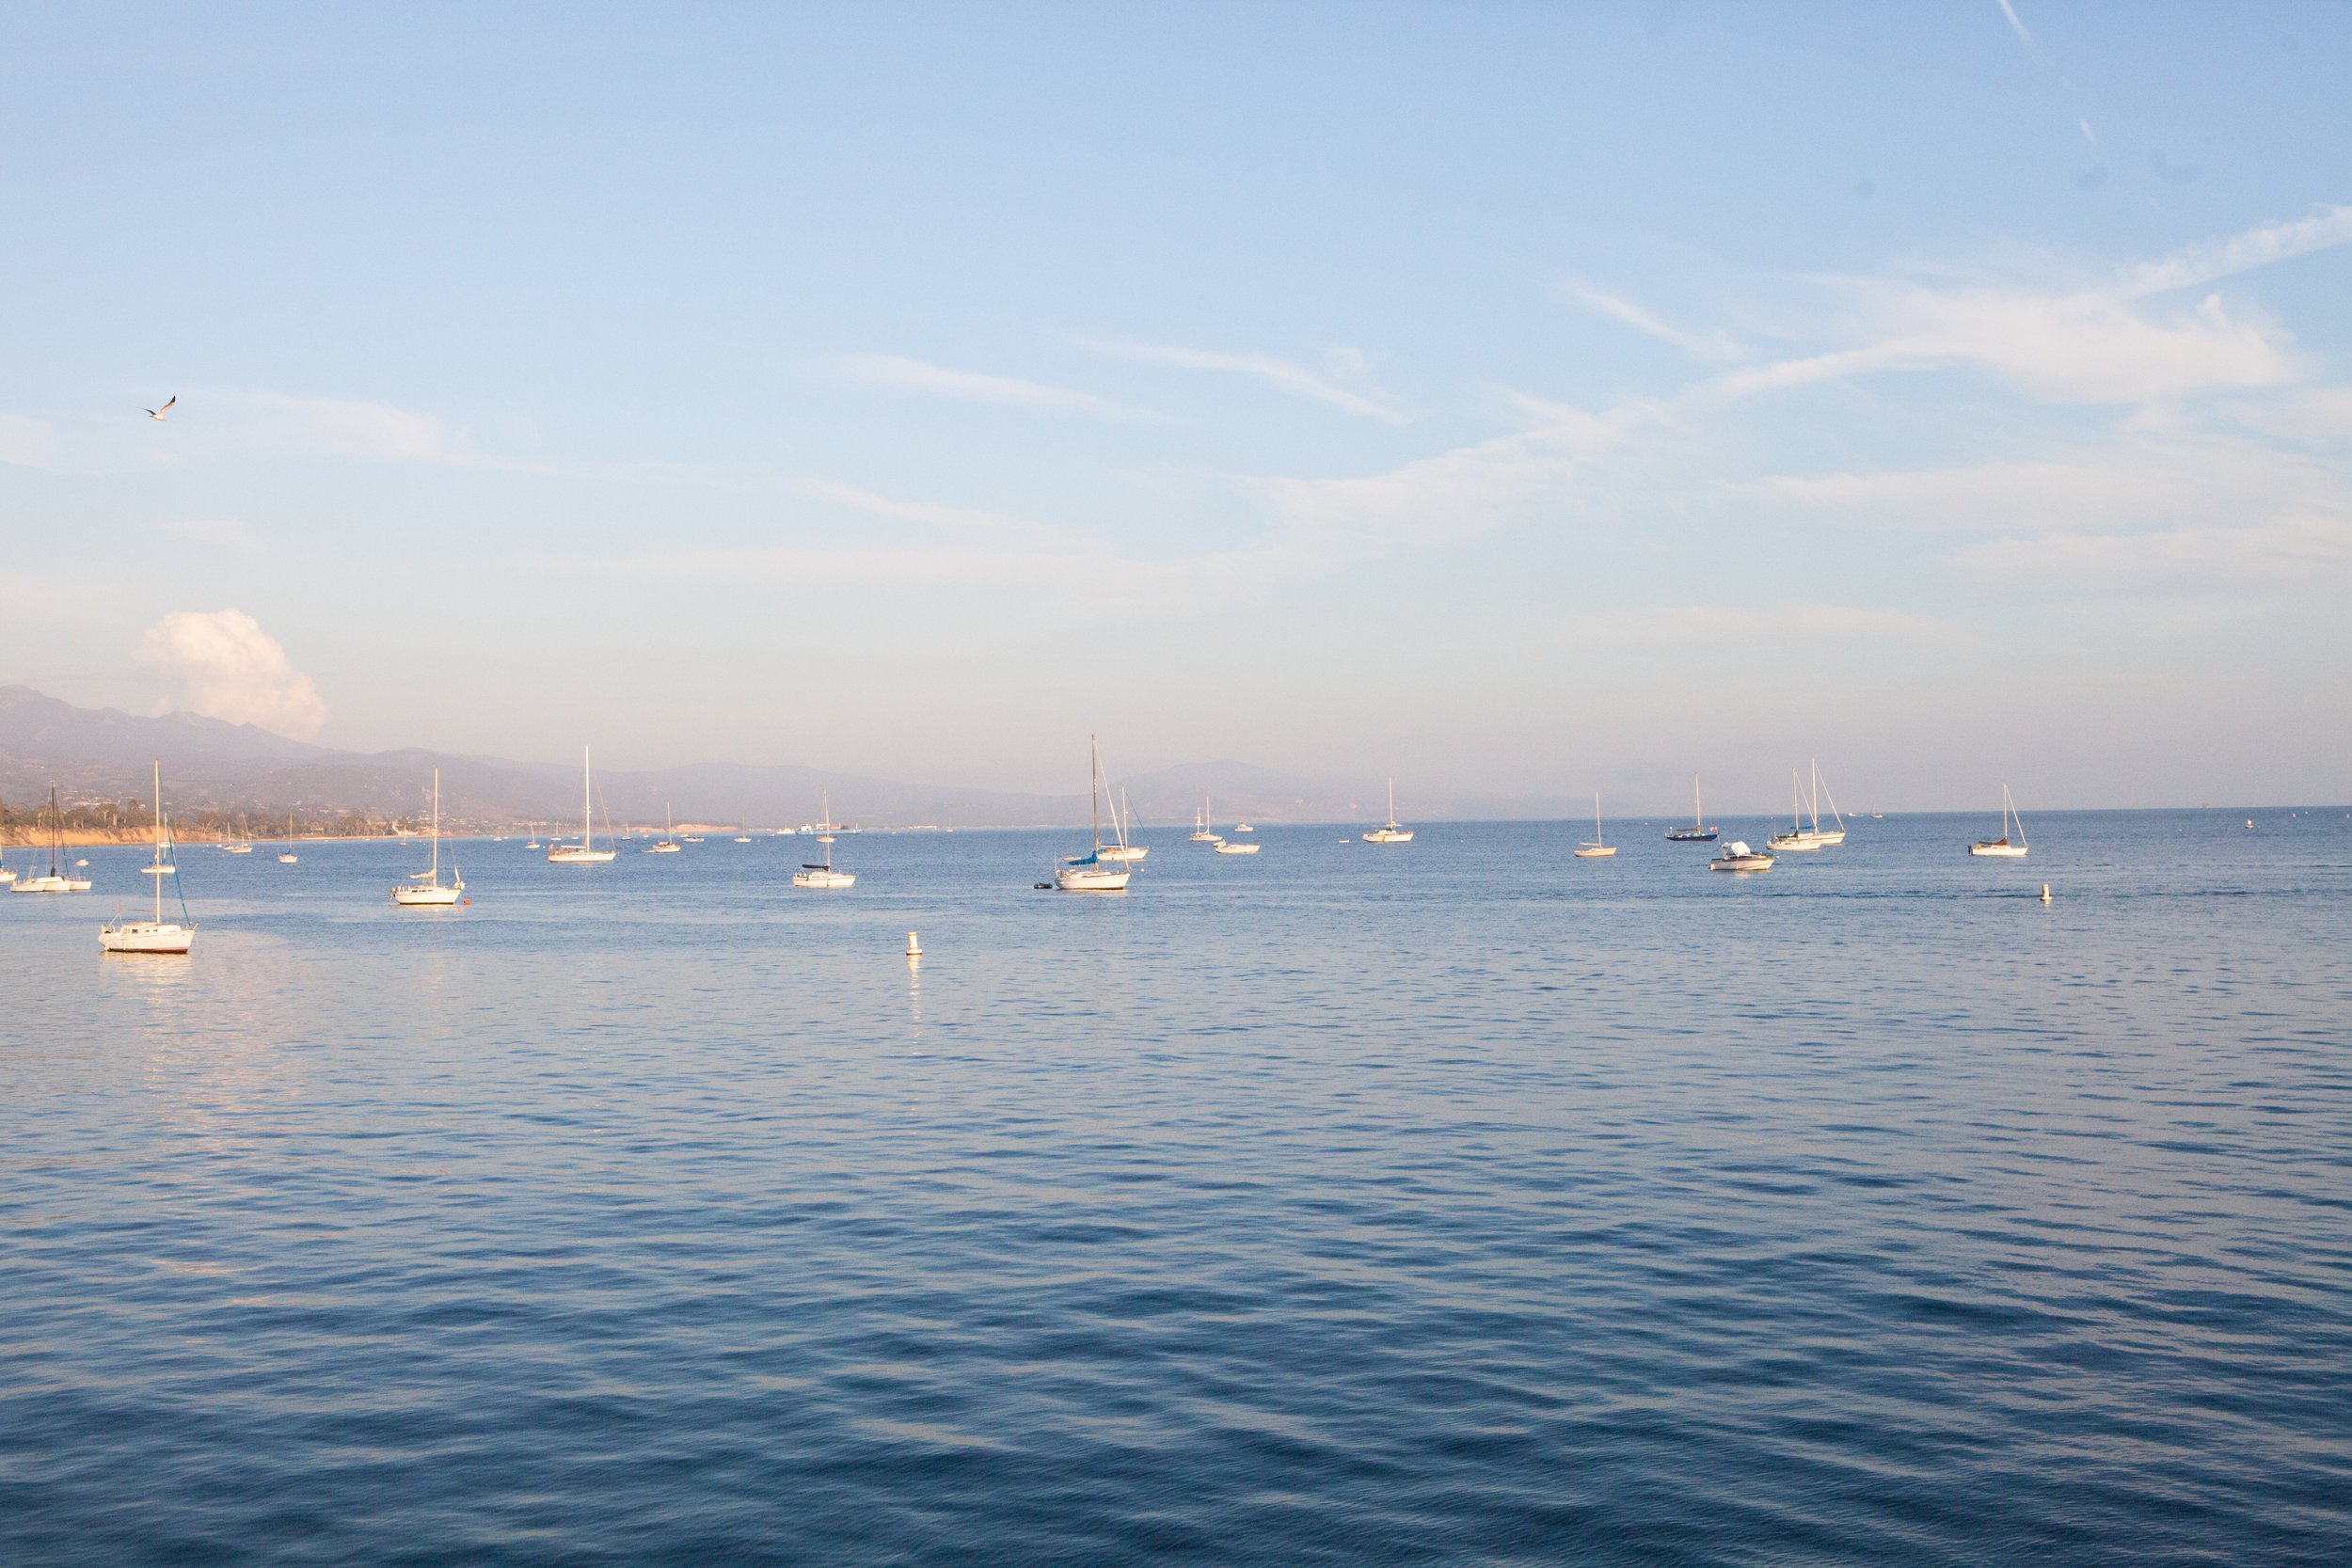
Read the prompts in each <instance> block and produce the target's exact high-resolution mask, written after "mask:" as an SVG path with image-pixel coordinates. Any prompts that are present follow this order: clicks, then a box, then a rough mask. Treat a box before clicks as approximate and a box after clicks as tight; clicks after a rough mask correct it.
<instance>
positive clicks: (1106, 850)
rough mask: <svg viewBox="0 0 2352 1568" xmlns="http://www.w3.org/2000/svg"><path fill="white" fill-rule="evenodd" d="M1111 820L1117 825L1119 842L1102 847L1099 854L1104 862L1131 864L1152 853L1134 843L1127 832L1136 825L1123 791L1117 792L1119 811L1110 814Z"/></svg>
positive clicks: (1143, 846) (1125, 793)
mask: <svg viewBox="0 0 2352 1568" xmlns="http://www.w3.org/2000/svg"><path fill="white" fill-rule="evenodd" d="M1111 820H1112V822H1114V823H1115V824H1117V827H1118V839H1119V842H1118V843H1116V844H1105V845H1104V846H1103V848H1102V851H1101V853H1102V856H1103V858H1104V860H1106V861H1118V862H1120V863H1121V864H1131V863H1134V862H1136V861H1139V860H1141V859H1143V857H1144V856H1146V855H1148V854H1150V853H1151V852H1152V851H1151V849H1150V847H1147V846H1145V845H1141V844H1137V843H1136V842H1135V841H1134V835H1133V834H1132V833H1131V832H1129V830H1130V829H1132V828H1134V826H1135V825H1136V819H1135V814H1134V813H1133V812H1131V811H1129V810H1128V809H1127V792H1126V791H1125V790H1123V789H1122V790H1120V792H1119V809H1118V810H1117V811H1115V812H1113V813H1112V814H1111Z"/></svg>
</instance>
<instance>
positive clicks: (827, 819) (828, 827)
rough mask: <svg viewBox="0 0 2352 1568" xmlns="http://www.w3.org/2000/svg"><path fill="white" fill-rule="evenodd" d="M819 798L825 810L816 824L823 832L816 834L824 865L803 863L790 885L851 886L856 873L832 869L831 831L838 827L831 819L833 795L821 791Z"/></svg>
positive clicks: (855, 879)
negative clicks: (823, 850) (821, 846)
mask: <svg viewBox="0 0 2352 1568" xmlns="http://www.w3.org/2000/svg"><path fill="white" fill-rule="evenodd" d="M819 798H820V799H821V800H823V801H824V806H825V810H824V818H823V820H822V821H821V822H819V823H818V827H819V828H821V829H822V830H823V831H822V832H819V833H818V835H817V842H818V843H819V844H821V845H823V846H824V847H825V863H824V864H822V865H811V864H806V863H803V865H802V867H801V868H800V869H799V870H798V871H795V872H794V873H793V874H792V885H793V886H794V887H813V888H836V889H837V888H845V887H850V886H852V885H853V884H855V883H856V881H857V873H855V872H853V871H835V870H834V868H833V831H834V828H835V827H836V826H838V824H836V823H835V822H834V819H833V794H832V792H831V791H830V790H828V791H823V792H821V793H820V796H819Z"/></svg>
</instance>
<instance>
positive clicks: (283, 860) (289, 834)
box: [278, 812, 302, 865]
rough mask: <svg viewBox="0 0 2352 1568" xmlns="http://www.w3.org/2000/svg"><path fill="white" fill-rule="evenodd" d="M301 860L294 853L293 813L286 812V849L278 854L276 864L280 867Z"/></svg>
mask: <svg viewBox="0 0 2352 1568" xmlns="http://www.w3.org/2000/svg"><path fill="white" fill-rule="evenodd" d="M301 859H302V857H301V856H300V855H297V854H295V853H294V813H292V812H288V813H287V814H286V847H284V848H283V849H280V850H279V851H278V864H280V865H293V864H294V863H296V862H298V861H300V860H301Z"/></svg>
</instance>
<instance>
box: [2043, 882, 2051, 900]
mask: <svg viewBox="0 0 2352 1568" xmlns="http://www.w3.org/2000/svg"><path fill="white" fill-rule="evenodd" d="M2049 901H2050V884H2049V883H2047V882H2044V883H2042V902H2043V903H2045V904H2046V903H2048V902H2049Z"/></svg>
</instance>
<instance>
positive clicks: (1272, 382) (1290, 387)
mask: <svg viewBox="0 0 2352 1568" xmlns="http://www.w3.org/2000/svg"><path fill="white" fill-rule="evenodd" d="M1087 346H1088V347H1089V348H1092V349H1094V350H1095V351H1096V352H1098V353H1102V354H1107V355H1110V356H1114V357H1116V358H1120V359H1128V360H1133V361H1134V362H1136V364H1141V365H1169V366H1173V367H1175V368H1176V369H1178V370H1187V371H1214V372H1221V373H1224V374H1228V375H1245V376H1248V377H1251V378H1252V379H1254V380H1258V381H1263V382H1264V383H1265V384H1266V385H1267V386H1269V387H1274V388H1279V389H1280V390H1282V391H1285V392H1291V393H1295V395H1297V396H1299V397H1303V398H1309V399H1311V400H1313V401H1314V402H1316V403H1322V404H1329V405H1330V406H1332V407H1334V408H1338V409H1342V410H1344V411H1345V412H1347V413H1350V414H1354V415H1357V416H1359V418H1363V419H1368V420H1386V421H1388V422H1389V423H1391V424H1404V423H1406V422H1407V420H1409V418H1410V416H1408V415H1406V413H1404V412H1403V411H1402V410H1400V409H1399V408H1398V407H1397V406H1396V404H1394V403H1393V402H1391V400H1390V399H1388V398H1387V397H1384V396H1382V395H1380V394H1378V393H1376V392H1359V391H1353V390H1351V389H1349V388H1345V387H1342V386H1340V385H1338V384H1337V383H1335V382H1333V381H1330V380H1328V379H1327V378H1326V377H1324V376H1322V375H1318V374H1317V373H1315V372H1313V371H1311V370H1310V369H1309V368H1308V367H1306V366H1305V365H1301V364H1299V363H1297V362H1296V361H1295V360H1291V359H1277V358H1274V357H1271V356H1266V355H1257V354H1220V353H1216V352H1214V351H1212V350H1208V349H1197V348H1179V347H1175V346H1173V345H1170V344H1167V343H1136V342H1122V341H1088V344H1087ZM1337 357H1338V358H1339V360H1340V361H1341V363H1342V364H1343V365H1349V366H1354V367H1358V368H1360V365H1361V356H1354V355H1351V354H1349V353H1347V352H1344V351H1343V352H1342V353H1341V354H1340V355H1338V356H1337Z"/></svg>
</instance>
